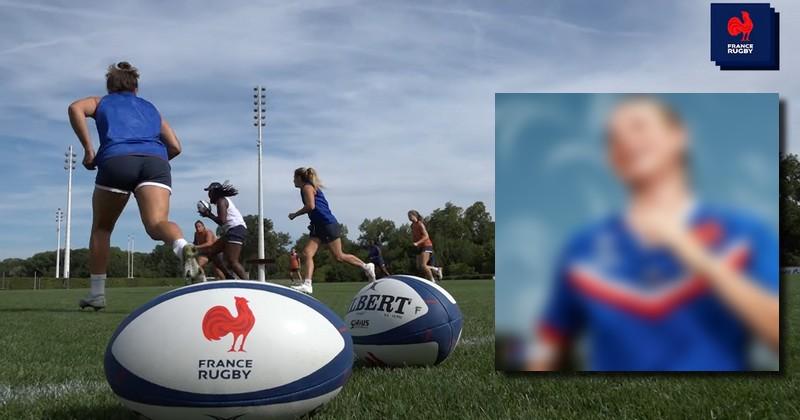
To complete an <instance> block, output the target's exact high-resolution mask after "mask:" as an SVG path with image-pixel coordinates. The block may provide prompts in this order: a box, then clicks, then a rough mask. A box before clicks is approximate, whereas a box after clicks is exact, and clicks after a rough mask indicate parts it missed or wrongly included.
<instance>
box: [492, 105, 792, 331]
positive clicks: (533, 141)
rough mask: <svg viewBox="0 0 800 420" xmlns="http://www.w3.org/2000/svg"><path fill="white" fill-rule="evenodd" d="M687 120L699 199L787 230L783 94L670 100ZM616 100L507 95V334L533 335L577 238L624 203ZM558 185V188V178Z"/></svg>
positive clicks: (500, 290) (500, 248)
mask: <svg viewBox="0 0 800 420" xmlns="http://www.w3.org/2000/svg"><path fill="white" fill-rule="evenodd" d="M659 98H661V99H662V100H664V101H665V102H667V103H669V104H671V105H672V106H673V107H675V109H676V110H677V111H678V113H679V114H680V115H681V117H682V118H683V119H684V121H685V122H686V125H687V128H688V130H689V136H690V139H691V140H690V141H691V143H690V153H689V160H690V165H691V175H692V181H693V182H694V184H695V187H696V188H697V196H698V198H699V199H701V200H703V201H706V202H710V203H716V204H721V205H724V206H730V207H736V208H740V209H746V211H748V212H750V213H752V214H755V215H756V216H757V217H759V218H760V219H761V220H762V221H763V222H764V223H768V224H769V225H770V226H771V227H772V229H773V230H774V231H775V232H777V231H778V154H779V153H778V144H779V143H778V97H777V95H776V94H770V93H766V94H665V95H660V96H659ZM617 100H619V97H618V96H617V95H606V94H555V95H554V94H499V95H497V101H496V115H495V117H496V121H497V129H496V142H497V148H496V153H497V156H496V157H497V174H496V175H497V199H498V208H497V241H496V243H497V250H496V252H497V285H496V290H495V298H496V301H497V302H504V304H503V305H498V306H497V311H496V314H495V315H496V325H497V328H498V329H503V330H506V331H508V330H516V331H525V332H528V331H529V330H530V324H531V320H532V319H534V318H535V317H536V316H538V314H539V313H540V312H541V310H542V308H541V306H542V305H543V304H544V303H545V301H546V296H547V294H548V292H549V288H550V286H551V284H552V280H553V277H552V273H553V271H554V266H553V263H554V261H555V260H556V257H557V255H558V253H559V252H560V251H561V248H562V247H563V246H564V243H565V242H566V241H568V240H569V239H568V238H570V237H571V235H574V234H575V232H576V231H577V230H579V229H581V228H582V227H583V226H585V225H586V224H587V223H590V222H592V221H596V220H599V219H600V218H603V217H607V215H608V214H610V213H612V212H614V211H616V210H619V209H620V208H622V207H623V206H624V197H625V195H624V191H623V190H622V188H621V186H620V184H619V182H618V181H617V180H616V178H615V177H614V176H613V174H612V173H611V170H610V168H609V167H608V165H607V163H606V149H605V142H604V135H603V129H604V126H605V121H606V119H607V115H608V113H609V112H610V110H611V108H612V107H613V104H614V102H615V101H617ZM553 180H558V182H553Z"/></svg>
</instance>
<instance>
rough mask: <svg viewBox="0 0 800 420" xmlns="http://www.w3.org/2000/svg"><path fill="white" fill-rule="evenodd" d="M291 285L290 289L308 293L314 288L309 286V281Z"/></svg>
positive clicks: (312, 291)
mask: <svg viewBox="0 0 800 420" xmlns="http://www.w3.org/2000/svg"><path fill="white" fill-rule="evenodd" d="M291 287H292V289H294V290H297V291H298V292H303V293H306V294H309V295H310V294H312V293H314V288H313V287H312V286H311V284H310V283H303V284H298V285H297V286H291Z"/></svg>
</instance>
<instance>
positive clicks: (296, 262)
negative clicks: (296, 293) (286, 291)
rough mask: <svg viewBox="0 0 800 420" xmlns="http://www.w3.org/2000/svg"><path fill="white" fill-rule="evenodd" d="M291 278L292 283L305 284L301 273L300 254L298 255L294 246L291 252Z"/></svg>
mask: <svg viewBox="0 0 800 420" xmlns="http://www.w3.org/2000/svg"><path fill="white" fill-rule="evenodd" d="M289 279H291V281H292V285H295V286H298V285H301V284H303V277H302V276H301V275H300V256H298V255H297V251H295V250H294V248H292V251H291V252H289Z"/></svg>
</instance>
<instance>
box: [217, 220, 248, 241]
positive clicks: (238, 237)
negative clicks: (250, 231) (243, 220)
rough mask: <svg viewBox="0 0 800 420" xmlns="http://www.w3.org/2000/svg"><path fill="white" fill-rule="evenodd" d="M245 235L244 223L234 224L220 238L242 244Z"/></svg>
mask: <svg viewBox="0 0 800 420" xmlns="http://www.w3.org/2000/svg"><path fill="white" fill-rule="evenodd" d="M246 237H247V228H246V227H245V226H244V225H236V226H234V227H232V228H230V229H228V231H227V232H225V234H224V235H222V239H224V240H225V242H227V243H229V244H239V245H242V244H243V243H244V239H245V238H246Z"/></svg>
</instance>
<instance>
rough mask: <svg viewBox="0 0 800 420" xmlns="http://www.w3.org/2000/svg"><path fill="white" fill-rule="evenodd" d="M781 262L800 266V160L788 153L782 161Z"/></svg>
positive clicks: (780, 187) (784, 264) (783, 264)
mask: <svg viewBox="0 0 800 420" xmlns="http://www.w3.org/2000/svg"><path fill="white" fill-rule="evenodd" d="M780 177H781V180H780V186H779V190H780V219H781V223H780V225H781V228H780V229H781V232H780V249H781V251H780V252H781V257H780V260H781V261H780V263H781V265H782V266H800V161H798V158H797V155H795V154H787V155H784V156H782V157H781V161H780Z"/></svg>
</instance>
